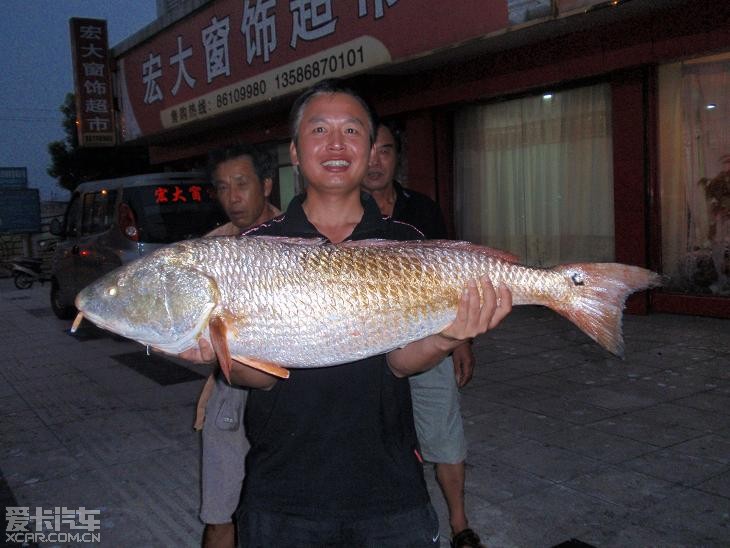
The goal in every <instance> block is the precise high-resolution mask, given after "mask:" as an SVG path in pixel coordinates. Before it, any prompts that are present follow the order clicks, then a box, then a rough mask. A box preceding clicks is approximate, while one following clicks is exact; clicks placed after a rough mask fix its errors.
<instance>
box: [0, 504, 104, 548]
mask: <svg viewBox="0 0 730 548" xmlns="http://www.w3.org/2000/svg"><path fill="white" fill-rule="evenodd" d="M100 514H101V510H88V509H86V508H85V507H83V506H82V507H80V508H67V507H65V506H63V507H59V506H56V507H54V508H52V509H44V508H41V507H36V508H33V509H31V508H30V507H28V506H6V507H5V522H6V527H5V542H12V543H18V544H27V543H42V542H50V543H64V544H68V543H82V542H83V543H90V542H101V533H99V532H98V531H99V530H100V529H101V520H100V518H99V515H100Z"/></svg>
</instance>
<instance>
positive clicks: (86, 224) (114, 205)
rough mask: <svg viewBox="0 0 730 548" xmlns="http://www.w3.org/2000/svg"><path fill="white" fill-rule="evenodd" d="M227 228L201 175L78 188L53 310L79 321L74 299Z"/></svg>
mask: <svg viewBox="0 0 730 548" xmlns="http://www.w3.org/2000/svg"><path fill="white" fill-rule="evenodd" d="M223 222H225V214H224V212H223V210H222V209H221V208H220V206H219V205H218V201H217V200H216V197H215V191H214V188H213V186H212V185H210V184H209V183H208V182H207V180H206V177H205V174H203V173H197V172H185V173H155V174H146V175H135V176H131V177H122V178H119V179H106V180H102V181H94V182H89V183H82V184H80V185H79V186H78V187H77V188H76V190H75V191H74V193H73V196H72V197H71V201H70V202H69V205H68V208H67V209H66V214H65V217H64V221H63V224H61V223H59V222H55V223H52V224H51V232H52V233H53V234H55V235H57V236H59V237H60V238H61V240H60V241H59V242H58V244H57V246H56V251H55V254H54V256H53V260H52V264H51V307H52V308H53V311H54V313H55V314H56V316H58V317H59V318H62V319H69V318H71V317H73V315H74V314H75V313H76V309H75V307H74V299H75V298H76V294H77V293H78V292H79V291H80V290H81V289H83V288H84V287H86V286H87V285H88V284H90V283H91V282H93V281H94V280H96V279H97V278H99V277H100V276H102V275H103V274H106V273H107V272H110V271H111V270H114V269H115V268H117V267H119V266H121V265H123V264H125V263H128V262H129V261H132V260H134V259H136V258H138V257H140V256H142V255H144V254H145V253H148V252H149V251H151V250H153V249H157V248H159V247H162V246H164V245H166V244H170V243H172V242H176V241H179V240H185V239H189V238H195V237H199V236H202V235H203V234H205V233H206V232H208V231H210V230H212V229H213V228H215V227H216V226H217V225H219V224H221V223H223Z"/></svg>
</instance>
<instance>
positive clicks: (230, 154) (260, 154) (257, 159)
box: [207, 143, 276, 184]
mask: <svg viewBox="0 0 730 548" xmlns="http://www.w3.org/2000/svg"><path fill="white" fill-rule="evenodd" d="M241 156H248V157H249V158H251V163H253V169H254V171H255V172H256V176H257V177H258V178H259V181H260V182H261V183H262V184H263V182H264V179H273V178H274V169H275V167H276V163H275V161H274V158H273V156H272V155H271V154H270V153H269V152H268V151H267V150H265V149H263V148H261V147H257V146H254V145H249V144H246V143H237V144H234V145H228V146H225V147H221V148H216V149H215V150H211V151H210V153H208V166H207V174H208V180H209V181H211V182H214V181H213V174H214V173H215V170H216V169H218V166H219V165H221V164H222V163H223V162H227V161H228V160H235V159H236V158H240V157H241Z"/></svg>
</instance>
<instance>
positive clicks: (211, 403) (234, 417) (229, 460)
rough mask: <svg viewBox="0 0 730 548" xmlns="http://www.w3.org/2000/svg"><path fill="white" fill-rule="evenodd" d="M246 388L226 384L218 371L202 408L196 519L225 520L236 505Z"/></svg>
mask: <svg viewBox="0 0 730 548" xmlns="http://www.w3.org/2000/svg"><path fill="white" fill-rule="evenodd" d="M247 397H248V390H246V389H245V388H239V387H235V386H231V385H229V384H228V383H227V382H226V380H225V378H223V376H222V375H221V374H220V373H219V374H218V375H217V376H216V379H215V385H214V387H213V391H212V393H211V395H210V398H209V399H208V403H207V405H206V407H205V422H204V423H203V446H202V455H201V504H200V519H201V520H202V521H203V523H216V524H217V523H229V522H230V521H232V519H233V517H232V516H233V513H234V512H235V511H236V508H237V507H238V501H239V499H240V497H241V488H242V486H243V477H244V474H245V465H246V453H248V450H249V449H250V447H251V446H250V445H249V443H248V439H246V432H245V430H244V427H243V410H244V407H245V405H246V398H247Z"/></svg>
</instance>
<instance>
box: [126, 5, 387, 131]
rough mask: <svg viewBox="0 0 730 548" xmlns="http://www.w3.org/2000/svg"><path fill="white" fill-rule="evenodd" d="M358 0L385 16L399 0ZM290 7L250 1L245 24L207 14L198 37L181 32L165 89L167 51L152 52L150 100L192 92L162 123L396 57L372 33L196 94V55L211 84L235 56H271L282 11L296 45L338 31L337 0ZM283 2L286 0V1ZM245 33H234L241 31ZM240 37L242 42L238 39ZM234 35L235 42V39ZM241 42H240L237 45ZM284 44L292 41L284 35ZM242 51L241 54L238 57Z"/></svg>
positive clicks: (147, 72)
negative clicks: (171, 82) (170, 81)
mask: <svg viewBox="0 0 730 548" xmlns="http://www.w3.org/2000/svg"><path fill="white" fill-rule="evenodd" d="M350 1H351V2H355V3H356V4H357V10H358V11H357V16H358V17H359V18H363V17H370V18H373V19H380V18H382V17H384V16H385V14H386V12H385V10H386V9H387V8H390V7H393V6H394V5H395V4H396V3H397V2H398V1H399V0H350ZM286 3H287V4H288V10H286V11H283V10H282V8H281V7H279V8H277V2H276V0H244V1H243V8H242V14H241V15H240V25H238V19H237V20H236V21H234V20H233V16H232V15H225V16H223V15H222V14H220V13H218V14H217V15H212V16H211V17H210V18H209V19H206V24H205V26H202V27H201V28H200V35H199V37H197V38H194V37H191V36H190V35H187V36H182V35H177V36H176V47H175V49H174V50H171V51H170V55H169V61H170V62H169V67H170V70H173V71H175V76H176V77H175V80H174V85H172V87H170V88H169V89H164V88H163V84H162V83H161V82H162V81H163V80H164V78H163V71H164V70H165V69H166V67H163V63H162V59H163V57H165V56H167V55H168V52H167V51H160V50H155V51H147V52H146V53H145V60H144V62H143V63H142V64H141V67H140V68H141V73H140V75H139V77H140V78H141V81H142V83H143V84H144V103H145V104H147V105H152V104H154V103H164V102H165V100H166V94H168V93H169V96H170V97H173V98H174V97H177V95H178V93H180V91H181V89H182V88H184V87H187V88H188V90H190V91H192V92H193V93H192V94H193V95H197V96H195V97H194V99H191V100H187V101H184V102H182V103H178V104H177V105H175V106H174V107H172V108H166V109H164V110H163V111H162V112H161V117H162V125H163V127H173V126H177V125H180V124H184V123H187V122H192V121H196V120H199V119H202V118H205V117H208V116H212V115H215V114H220V113H222V112H225V111H229V110H233V109H236V108H240V107H242V106H246V104H253V103H257V102H261V101H264V100H267V99H271V98H273V97H275V96H277V95H282V94H284V93H289V92H293V91H297V89H300V88H303V87H306V86H307V85H310V84H312V83H313V82H315V81H317V80H318V79H322V78H330V77H342V76H346V75H348V74H352V73H355V72H358V71H360V70H363V69H365V68H368V67H372V66H375V65H377V64H381V63H385V62H388V61H390V55H389V54H388V52H387V49H386V48H385V47H383V46H382V44H381V43H379V42H377V41H375V40H373V39H372V38H371V37H362V38H361V39H360V40H359V41H358V42H356V43H354V42H352V41H351V43H350V44H349V47H345V46H344V45H342V46H337V47H335V48H329V49H328V50H326V51H323V52H322V53H321V54H317V55H315V56H311V57H307V58H304V59H301V60H299V61H295V62H294V63H289V64H287V65H285V66H281V67H279V68H277V69H276V70H275V71H268V72H264V73H262V74H259V75H258V76H256V77H253V78H247V79H245V80H240V81H236V82H234V83H231V84H229V85H227V86H226V87H224V88H220V89H218V90H217V91H216V92H210V93H205V91H207V90H205V89H203V90H201V91H203V93H205V94H204V95H203V94H200V93H198V94H195V93H194V92H195V87H196V85H197V84H198V80H199V79H198V78H195V77H194V76H193V75H191V72H193V74H195V72H194V70H195V69H194V67H195V63H196V60H197V62H200V59H202V62H203V65H204V74H205V81H204V82H203V84H202V86H203V88H205V85H206V84H211V83H215V82H216V81H218V80H219V79H221V78H224V79H225V78H227V77H229V76H231V64H232V63H233V62H235V61H236V60H239V61H240V62H245V64H246V65H251V64H252V63H253V62H254V60H256V59H258V60H259V61H262V62H263V63H269V62H270V61H271V58H272V55H273V54H274V53H275V52H276V50H277V48H278V47H279V46H280V41H279V38H278V32H279V27H278V26H277V17H279V18H281V17H287V18H288V19H289V20H288V21H287V23H288V24H289V25H290V27H291V32H290V34H289V36H288V40H287V41H288V46H289V48H290V49H291V50H296V49H297V46H298V45H299V44H300V42H301V41H304V42H314V41H316V40H320V39H322V38H325V37H328V36H332V35H334V33H335V31H336V28H337V23H338V19H339V18H338V16H337V15H336V13H335V2H334V1H333V0H288V1H287V2H286ZM280 4H281V3H280ZM238 31H240V36H233V33H238ZM235 40H240V42H235ZM232 42H233V44H234V45H233V46H232V45H231V44H232ZM236 43H240V46H239V47H236V45H235V44H236ZM285 44H286V42H285ZM234 56H238V57H234Z"/></svg>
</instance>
